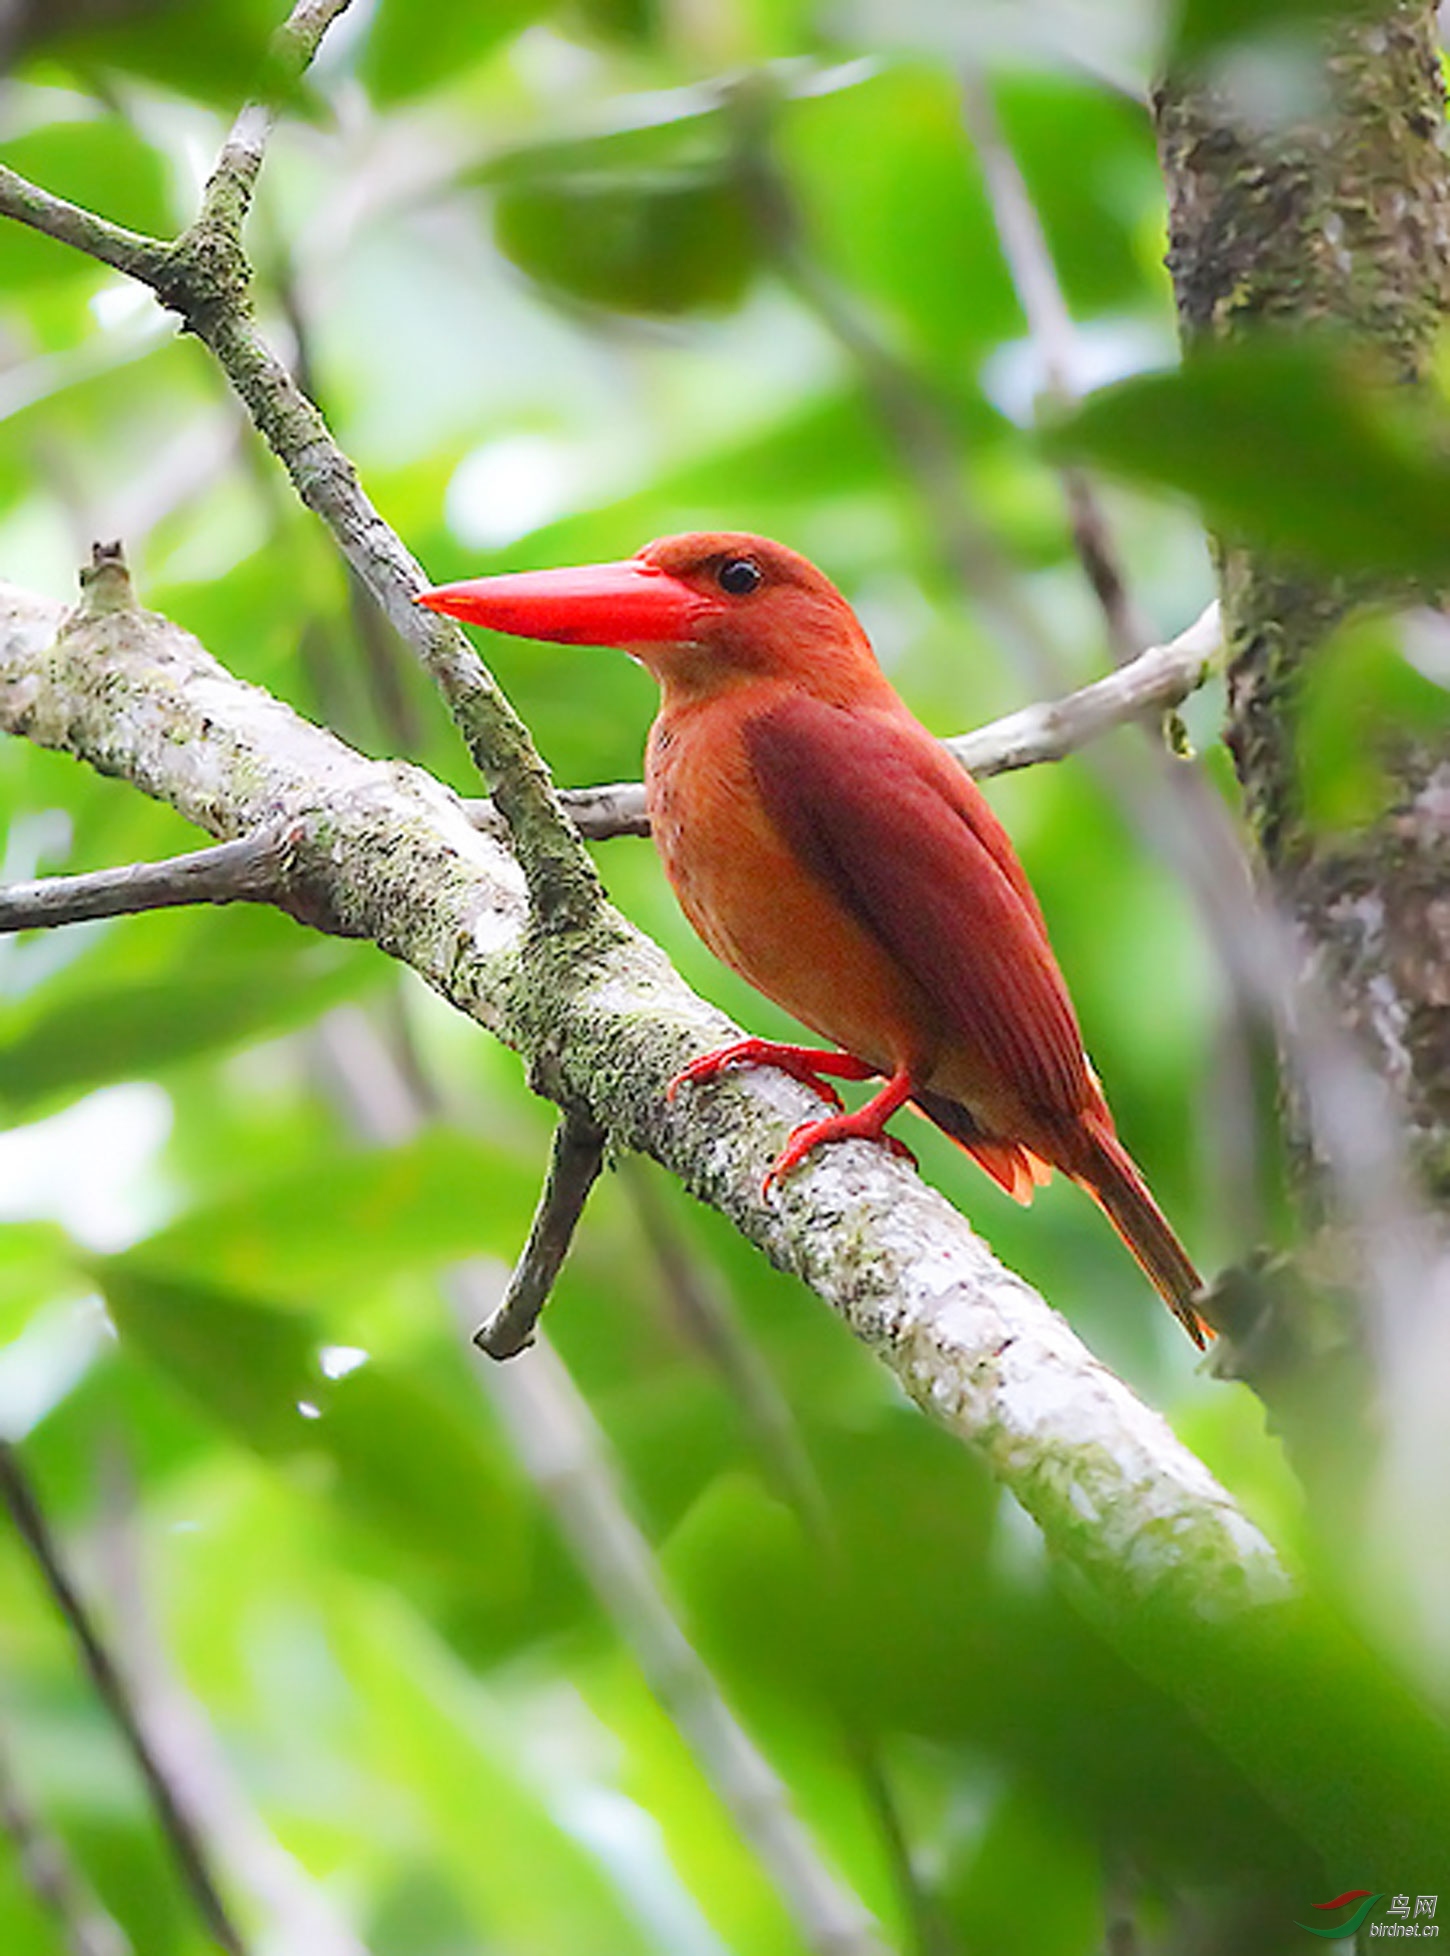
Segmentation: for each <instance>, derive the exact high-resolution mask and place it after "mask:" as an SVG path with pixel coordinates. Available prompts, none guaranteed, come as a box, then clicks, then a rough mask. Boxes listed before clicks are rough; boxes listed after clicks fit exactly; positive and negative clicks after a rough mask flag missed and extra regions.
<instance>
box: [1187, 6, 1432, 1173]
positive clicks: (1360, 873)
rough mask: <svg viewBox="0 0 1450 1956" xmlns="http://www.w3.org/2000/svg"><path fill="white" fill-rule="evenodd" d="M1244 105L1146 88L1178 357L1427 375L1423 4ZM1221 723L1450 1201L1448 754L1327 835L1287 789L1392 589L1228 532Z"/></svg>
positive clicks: (1294, 907)
mask: <svg viewBox="0 0 1450 1956" xmlns="http://www.w3.org/2000/svg"><path fill="white" fill-rule="evenodd" d="M1301 52H1302V56H1303V59H1302V61H1301V62H1300V64H1299V65H1298V66H1297V67H1296V68H1295V69H1293V71H1292V73H1291V75H1290V77H1289V81H1288V83H1287V84H1286V92H1287V90H1288V89H1289V88H1292V92H1293V95H1294V108H1293V113H1286V114H1284V115H1282V116H1281V117H1279V118H1278V119H1277V120H1275V119H1274V118H1273V117H1272V116H1269V115H1267V114H1266V113H1265V108H1264V103H1263V102H1262V101H1260V102H1258V103H1257V104H1256V105H1255V112H1254V113H1253V114H1251V113H1250V111H1249V109H1248V107H1247V106H1246V104H1245V102H1244V101H1243V100H1242V99H1238V98H1236V96H1235V94H1234V92H1233V90H1232V84H1231V77H1232V73H1233V71H1232V70H1231V69H1230V70H1227V71H1225V73H1226V74H1227V75H1228V76H1229V78H1230V79H1229V80H1227V81H1225V80H1224V79H1223V77H1222V76H1221V77H1220V78H1219V79H1218V80H1214V79H1211V78H1208V77H1206V76H1204V75H1194V76H1182V75H1180V76H1175V77H1171V78H1170V79H1168V80H1167V81H1165V82H1164V83H1163V84H1162V85H1161V86H1160V87H1159V88H1158V89H1157V90H1156V92H1155V96H1154V102H1153V108H1154V115H1155V119H1156V124H1157V131H1158V142H1159V153H1160V157H1161V161H1162V167H1163V172H1164V177H1165V180H1166V183H1167V188H1168V209H1169V238H1170V249H1169V254H1168V264H1169V269H1170V271H1171V273H1172V275H1173V282H1174V288H1175V292H1176V294H1177V301H1178V311H1179V318H1180V322H1181V326H1182V331H1183V336H1184V340H1185V344H1186V347H1187V349H1188V351H1189V352H1190V353H1191V352H1192V350H1193V348H1194V347H1195V346H1196V345H1198V344H1201V343H1203V342H1206V341H1211V340H1217V341H1231V340H1237V339H1240V338H1242V337H1244V336H1246V335H1249V334H1252V333H1258V332H1262V331H1264V330H1265V329H1268V330H1274V329H1284V330H1292V331H1294V332H1296V333H1302V332H1303V331H1304V330H1305V329H1311V330H1313V329H1319V328H1323V329H1328V330H1331V331H1333V332H1336V333H1338V334H1339V335H1340V336H1341V337H1343V338H1346V339H1348V340H1349V341H1350V342H1352V343H1353V344H1354V345H1355V347H1356V348H1358V349H1361V350H1362V351H1363V352H1364V353H1365V354H1366V355H1367V356H1368V357H1369V359H1371V360H1372V361H1373V362H1374V364H1375V365H1376V367H1377V368H1378V370H1379V371H1381V372H1382V373H1384V374H1385V375H1386V377H1387V379H1388V380H1389V381H1391V382H1392V383H1393V384H1398V385H1409V386H1413V385H1416V384H1418V383H1419V382H1420V381H1422V380H1423V379H1424V377H1425V375H1426V373H1427V370H1428V367H1429V362H1430V360H1431V357H1432V353H1433V350H1434V347H1435V343H1436V339H1437V336H1438V335H1439V333H1440V332H1441V330H1442V329H1443V327H1444V324H1445V320H1446V313H1447V302H1450V170H1447V160H1446V146H1445V99H1444V89H1443V85H1442V79H1441V70H1440V57H1439V40H1438V34H1437V30H1436V21H1435V9H1434V8H1433V7H1432V6H1430V5H1427V4H1422V3H1418V0H1417V4H1399V5H1395V6H1392V7H1389V8H1387V9H1385V10H1384V11H1383V12H1382V13H1381V14H1380V15H1378V16H1377V17H1376V18H1374V19H1372V20H1369V21H1366V20H1364V19H1363V18H1362V17H1361V18H1359V19H1357V20H1355V21H1354V22H1352V23H1349V24H1344V23H1341V24H1340V25H1339V26H1338V27H1336V28H1334V29H1333V30H1328V31H1326V32H1325V35H1324V38H1323V39H1322V40H1319V41H1317V42H1312V41H1306V42H1305V43H1304V44H1303V47H1302V50H1301ZM1219 563H1220V572H1221V582H1222V594H1223V601H1224V632H1225V640H1226V643H1227V646H1228V662H1227V672H1228V706H1229V713H1228V728H1227V737H1228V743H1229V747H1230V749H1231V751H1232V754H1233V758H1234V764H1235V767H1236V769H1237V771H1238V776H1239V780H1240V783H1241V785H1242V789H1243V795H1244V805H1245V809H1246V813H1247V816H1248V820H1249V824H1250V827H1251V830H1252V833H1253V836H1254V839H1255V843H1256V845H1257V849H1258V852H1259V856H1260V859H1261V863H1262V866H1263V868H1264V870H1265V872H1266V874H1267V877H1268V879H1269V882H1270V884H1271V886H1272V889H1273V893H1274V895H1275V896H1276V898H1277V899H1278V901H1279V902H1280V904H1281V905H1282V906H1283V907H1284V908H1285V909H1286V910H1287V912H1288V913H1289V914H1290V915H1291V916H1292V917H1293V918H1294V920H1295V922H1296V924H1297V925H1298V927H1299V928H1300V931H1301V933H1302V938H1303V941H1304V944H1305V952H1306V957H1307V958H1308V959H1310V960H1312V962H1313V964H1314V966H1315V968H1316V971H1317V972H1318V974H1319V975H1320V976H1321V977H1322V978H1323V980H1324V981H1325V982H1326V983H1327V985H1328V987H1329V989H1330V992H1331V995H1332V998H1333V1003H1334V1007H1335V1010H1336V1012H1337V1014H1338V1016H1339V1018H1340V1020H1341V1022H1342V1024H1343V1025H1344V1026H1346V1027H1347V1028H1348V1029H1350V1030H1351V1031H1352V1032H1353V1033H1354V1035H1355V1037H1356V1038H1357V1039H1359V1040H1360V1041H1361V1042H1362V1044H1363V1045H1364V1046H1365V1048H1366V1049H1367V1050H1368V1052H1369V1054H1370V1057H1371V1059H1372V1061H1373V1063H1374V1065H1375V1067H1376V1070H1377V1071H1379V1072H1380V1073H1381V1074H1383V1075H1384V1076H1385V1077H1386V1078H1388V1079H1389V1080H1391V1081H1392V1082H1393V1084H1394V1085H1395V1087H1396V1088H1397V1090H1398V1091H1399V1093H1400V1094H1401V1096H1402V1097H1403V1100H1404V1103H1405V1107H1406V1111H1407V1115H1408V1122H1409V1130H1410V1134H1411V1137H1412V1140H1413V1141H1414V1142H1415V1143H1416V1144H1417V1150H1418V1153H1419V1156H1420V1159H1421V1162H1422V1164H1423V1165H1424V1166H1425V1168H1426V1169H1427V1170H1428V1178H1427V1179H1428V1181H1429V1184H1430V1186H1431V1187H1432V1188H1434V1189H1435V1190H1436V1191H1437V1193H1443V1194H1445V1195H1447V1196H1450V1178H1447V1177H1446V1176H1445V1175H1444V1174H1443V1172H1442V1165H1443V1164H1444V1163H1445V1162H1446V1161H1447V1160H1450V983H1447V980H1446V978H1445V969H1446V953H1447V951H1450V916H1447V915H1446V914H1443V913H1444V911H1445V903H1444V899H1443V898H1441V897H1439V896H1437V894H1436V890H1437V886H1438V888H1440V889H1443V887H1444V880H1445V878H1444V871H1445V864H1446V860H1447V855H1450V785H1447V784H1450V772H1446V769H1447V768H1450V757H1446V761H1445V763H1444V764H1443V765H1442V759H1441V757H1440V756H1438V755H1434V754H1430V755H1427V754H1424V753H1423V752H1422V753H1419V754H1416V755H1413V756H1409V755H1407V756H1404V757H1402V760H1401V763H1400V766H1399V768H1398V770H1397V778H1396V779H1395V780H1394V782H1393V784H1392V793H1391V795H1390V797H1389V801H1390V804H1391V805H1389V806H1388V807H1386V808H1385V810H1384V812H1383V814H1382V815H1381V816H1380V818H1379V819H1378V820H1376V821H1374V822H1373V823H1370V824H1368V825H1366V826H1365V827H1364V828H1363V829H1362V830H1361V831H1360V832H1359V833H1357V834H1355V835H1353V836H1351V837H1348V838H1345V837H1342V836H1341V837H1336V838H1333V840H1332V841H1331V840H1329V839H1327V838H1325V837H1323V836H1321V835H1318V834H1316V833H1315V831H1314V830H1313V828H1312V826H1311V825H1310V824H1309V823H1308V822H1307V820H1306V819H1305V814H1304V810H1303V806H1302V802H1301V798H1300V792H1299V779H1300V746H1299V743H1300V701H1301V696H1302V688H1303V682H1304V678H1305V674H1306V671H1307V670H1308V668H1309V667H1310V665H1311V662H1312V661H1313V659H1314V656H1315V654H1316V652H1317V650H1318V649H1319V648H1320V647H1321V646H1322V645H1323V644H1324V643H1325V641H1326V640H1327V638H1328V637H1329V636H1330V634H1331V633H1332V632H1333V631H1334V630H1335V628H1336V627H1337V626H1338V625H1339V624H1340V623H1341V622H1342V621H1343V619H1344V618H1345V616H1346V614H1347V613H1348V612H1349V611H1350V610H1351V609H1352V608H1353V607H1355V606H1357V605H1358V604H1360V603H1362V602H1364V601H1366V600H1371V601H1372V600H1374V599H1375V598H1377V597H1383V598H1391V599H1392V598H1397V597H1400V596H1402V595H1403V593H1402V592H1399V591H1391V590H1390V589H1389V588H1388V587H1387V586H1386V587H1385V588H1384V589H1382V590H1379V591H1376V590H1375V589H1373V588H1366V587H1365V586H1364V584H1363V583H1356V584H1355V585H1353V586H1351V585H1350V584H1349V583H1348V582H1347V581H1346V580H1344V579H1341V578H1336V577H1332V576H1325V575H1323V574H1320V573H1317V572H1311V571H1307V570H1305V569H1304V568H1302V567H1299V566H1294V565H1290V564H1286V563H1284V562H1283V561H1278V560H1275V559H1273V558H1272V557H1270V556H1269V555H1267V554H1266V553H1264V552H1262V551H1260V550H1258V549H1255V548H1253V547H1251V546H1246V545H1244V544H1243V543H1241V542H1235V541H1232V540H1223V541H1222V542H1221V544H1220V547H1219Z"/></svg>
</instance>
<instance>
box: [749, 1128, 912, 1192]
mask: <svg viewBox="0 0 1450 1956" xmlns="http://www.w3.org/2000/svg"><path fill="white" fill-rule="evenodd" d="M861 1111H862V1112H863V1113H864V1112H865V1111H866V1110H865V1109H864V1108H863V1109H862V1110H861ZM825 1141H877V1142H879V1143H880V1144H881V1146H882V1147H883V1148H885V1149H886V1150H887V1151H888V1153H890V1154H893V1155H896V1156H897V1157H898V1158H899V1159H900V1160H902V1161H906V1162H910V1164H911V1166H912V1167H913V1168H919V1167H920V1163H919V1162H918V1161H917V1159H916V1156H915V1155H914V1154H913V1153H912V1152H911V1150H910V1148H908V1147H907V1145H906V1143H905V1142H904V1141H899V1140H898V1139H897V1138H896V1136H895V1135H894V1134H888V1133H887V1132H886V1130H885V1129H884V1128H882V1127H875V1126H867V1125H866V1124H865V1123H864V1122H861V1121H860V1120H859V1117H858V1116H857V1115H854V1114H838V1115H834V1116H832V1117H831V1118H829V1119H827V1120H824V1121H806V1122H805V1123H804V1124H803V1125H802V1126H800V1127H798V1128H795V1129H794V1130H793V1131H792V1133H791V1136H790V1139H789V1140H788V1141H787V1142H786V1144H785V1146H784V1148H782V1149H781V1151H780V1153H779V1154H778V1155H777V1156H776V1158H775V1160H774V1161H773V1162H772V1163H771V1164H770V1167H769V1168H768V1169H767V1170H766V1173H765V1180H764V1181H763V1182H762V1183H761V1185H760V1193H761V1194H762V1195H769V1194H770V1191H771V1190H772V1189H773V1188H774V1187H775V1185H776V1183H777V1182H779V1181H782V1180H783V1179H784V1178H785V1177H786V1176H787V1175H789V1174H790V1172H791V1170H792V1169H793V1168H799V1166H800V1164H801V1163H802V1162H803V1161H804V1160H805V1159H806V1156H807V1155H809V1154H812V1153H813V1152H814V1151H815V1150H816V1149H817V1148H818V1147H820V1145H821V1144H822V1142H825Z"/></svg>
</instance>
